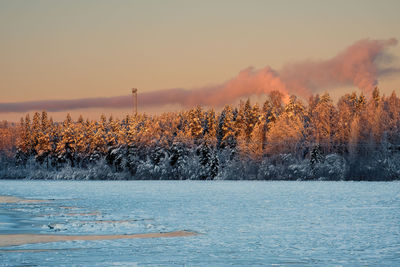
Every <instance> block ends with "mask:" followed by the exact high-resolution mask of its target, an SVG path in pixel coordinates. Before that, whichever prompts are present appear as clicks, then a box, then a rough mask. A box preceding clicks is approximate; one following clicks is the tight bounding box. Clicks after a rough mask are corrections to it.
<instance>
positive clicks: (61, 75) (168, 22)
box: [0, 0, 400, 121]
mask: <svg viewBox="0 0 400 267" xmlns="http://www.w3.org/2000/svg"><path fill="white" fill-rule="evenodd" d="M399 10H400V1H397V0H396V1H389V0H382V1H368V0H359V1H356V0H354V1H349V0H347V1H342V0H337V1H324V0H320V1H318V0H302V1H294V0H293V1H285V0H281V1H257V0H249V1H234V0H229V1H223V0H220V1H184V0H182V1H173V0H171V1H152V0H147V1H122V0H114V1H102V0H96V1H89V0H88V1H73V0H68V1H50V0H49V1H41V0H38V1H18V0H9V1H4V0H1V1H0V40H1V42H0V59H1V60H0V120H5V119H7V120H10V121H18V120H19V118H20V117H21V116H24V115H25V114H26V113H27V112H32V111H26V110H21V109H20V110H15V109H8V107H9V106H10V103H13V104H15V103H20V102H29V101H30V102H32V101H34V102H35V103H38V106H35V108H37V109H38V110H41V109H43V108H42V107H48V105H47V104H48V103H49V102H44V104H43V101H45V100H52V101H59V102H54V103H53V106H54V105H55V106H62V105H64V104H65V103H66V102H65V101H64V100H79V101H80V99H88V98H95V99H98V98H102V99H103V100H104V101H103V102H101V101H100V102H98V103H99V104H98V105H97V106H93V107H91V108H82V107H78V108H71V109H69V108H68V107H69V106H68V105H67V104H65V109H63V110H57V109H54V111H51V112H50V115H51V116H53V118H54V119H55V120H62V119H63V118H65V115H66V113H67V112H70V113H71V114H72V116H73V118H75V119H76V118H77V117H78V114H82V115H83V116H84V117H89V118H93V119H95V118H98V117H99V116H100V114H102V113H104V114H106V115H110V114H113V115H114V116H115V117H121V116H123V115H124V114H126V113H129V112H131V110H132V108H131V107H128V104H126V103H125V102H126V101H127V100H126V99H127V97H129V95H130V92H131V88H132V87H135V88H138V90H139V101H141V103H148V102H149V103H150V102H151V101H150V99H158V100H157V101H156V103H152V104H151V105H150V104H149V105H148V104H146V105H145V104H142V106H139V111H140V112H147V113H154V112H163V111H172V110H179V109H184V108H187V107H189V106H190V105H196V104H201V105H206V106H216V108H217V107H218V106H220V105H221V104H224V103H222V102H224V101H226V102H227V103H228V102H234V101H235V100H238V99H240V98H245V97H247V95H246V94H244V93H243V90H245V89H244V87H245V86H250V87H251V86H253V87H254V88H256V89H257V88H261V89H260V90H261V91H262V92H261V93H260V91H257V92H256V91H254V92H253V93H256V94H257V95H258V98H257V99H261V100H262V98H263V93H264V92H267V91H268V90H269V89H268V88H270V87H282V88H283V89H282V90H286V91H287V93H288V94H291V93H298V92H300V91H301V92H303V93H304V90H305V89H304V88H306V87H307V88H306V89H310V83H309V81H308V84H307V86H306V85H304V80H305V79H306V78H307V79H311V78H312V79H316V77H320V76H321V75H323V74H321V73H320V72H318V69H320V68H322V69H323V70H327V72H329V73H333V72H335V73H337V68H339V67H341V66H344V65H343V64H342V63H340V64H339V63H337V64H336V62H337V61H340V60H342V59H341V55H342V54H343V53H346V51H347V52H348V54H349V55H350V54H351V53H353V52H352V51H358V50H357V49H356V50H351V48H352V47H358V46H357V45H361V44H362V45H364V46H363V48H365V47H367V48H368V49H370V48H371V47H372V48H373V49H372V48H371V49H372V50H371V49H370V50H368V51H369V52H368V53H369V54H368V55H365V57H366V58H367V59H368V60H373V61H374V62H375V60H377V59H376V58H378V60H379V62H380V63H379V64H381V63H382V62H383V63H382V64H384V65H385V66H386V65H387V66H389V65H390V66H391V67H390V68H389V71H387V70H388V68H387V67H379V68H377V69H376V71H375V69H374V71H375V72H374V73H373V74H374V75H375V76H376V77H375V78H376V84H373V86H375V85H378V86H379V88H380V89H381V91H382V92H383V93H385V94H390V93H391V92H392V91H393V90H395V91H396V93H397V94H400V75H399V73H398V71H397V70H398V67H399V63H400V62H399V60H398V58H399V57H400V46H399V45H398V44H396V40H400V27H399V25H400V16H399V15H398V11H399ZM360 42H361V43H360ZM363 42H364V43H363ZM367 48H365V49H367ZM346 49H347V50H346ZM374 49H375V50H374ZM366 53H367V52H366ZM365 60H366V59H365V58H363V59H362V60H359V61H357V62H356V63H357V64H358V65H357V66H359V67H360V66H361V67H362V66H363V65H362V64H364V63H365V62H367V61H365ZM340 62H344V63H346V64H347V63H349V60H347V59H343V60H342V61H340ZM352 62H353V61H350V63H351V64H353V63H352ZM368 62H369V61H368ZM335 64H336V65H335ZM374 64H375V63H374ZM249 67H252V68H249ZM370 67H371V68H375V65H371V66H370ZM294 68H297V69H296V71H293V69H294ZM342 68H343V67H342ZM304 70H309V71H308V72H307V71H304ZM293 73H294V74H293ZM309 73H312V74H311V75H310V74H309ZM299 75H305V76H304V77H306V78H304V77H299ZM332 75H333V74H332ZM335 75H336V74H335ZM293 76H296V78H293ZM265 77H267V78H265ZM310 77H311V78H310ZM335 77H336V76H335ZM243 79H244V80H245V82H242V81H243ZM266 79H267V81H266ZM335 79H336V80H335V81H333V82H331V81H330V82H329V83H327V82H319V83H318V82H317V83H316V84H315V82H314V80H313V81H312V84H313V85H314V86H313V87H312V90H310V93H323V92H329V93H330V94H331V95H332V96H333V97H337V96H338V95H340V94H342V93H345V92H351V91H354V90H359V89H358V88H357V85H355V84H354V79H355V78H354V77H353V78H351V77H350V78H348V79H350V80H351V81H350V80H346V81H343V79H342V78H340V77H339V78H338V77H336V78H335ZM293 80H294V82H293ZM299 81H301V82H303V85H304V86H303V87H304V88H303V89H304V90H303V89H302V90H300V89H299V91H295V92H294V91H293V88H295V87H296V86H297V83H298V82H299ZM266 82H268V86H269V87H268V88H267V87H265V88H264V87H263V86H264V85H261V83H266ZM367 87H368V86H367ZM264 89H265V90H264ZM193 90H194V91H193ZM257 90H258V89H257ZM217 91H218V92H217ZM193 92H194V93H193ZM216 92H217V93H216ZM232 92H235V93H234V94H233V93H232ZM232 94H233V95H232ZM300 94H302V93H300ZM225 96H227V97H225ZM115 97H125V98H124V99H125V100H124V101H122V102H115V103H116V104H115V105H113V106H110V107H106V106H107V101H108V99H109V100H110V101H115ZM304 97H306V93H304ZM175 98H179V99H182V101H181V102H179V101H172V100H174V99H175ZM209 98H210V99H211V100H210V99H209ZM166 99H170V100H171V101H169V102H168V101H162V100H166ZM217 99H219V100H218V101H217ZM63 101H64V102H63ZM96 101H97V100H96ZM146 101H147V102H146ZM196 101H198V103H197V102H196ZM67 103H70V102H67ZM80 103H81V102H80ZM82 103H88V102H82ZM104 103H105V104H104ZM120 103H125V104H126V105H125V106H124V105H121V106H122V107H120V106H118V105H119V104H120ZM42 104H43V106H41V105H42ZM45 104H46V105H45ZM20 105H22V104H21V103H20ZM23 105H25V104H23ZM39 107H40V109H39ZM71 107H72V106H71Z"/></svg>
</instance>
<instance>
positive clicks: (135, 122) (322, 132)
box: [0, 88, 400, 180]
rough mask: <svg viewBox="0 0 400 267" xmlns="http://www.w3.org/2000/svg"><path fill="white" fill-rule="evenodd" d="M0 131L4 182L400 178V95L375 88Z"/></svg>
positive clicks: (38, 121) (40, 119) (26, 122)
mask: <svg viewBox="0 0 400 267" xmlns="http://www.w3.org/2000/svg"><path fill="white" fill-rule="evenodd" d="M3 124H4V125H3V126H2V127H0V130H1V132H0V134H1V142H0V145H1V147H0V149H1V151H2V157H1V161H2V165H3V168H2V169H3V171H2V172H0V177H3V178H38V179H45V178H49V179H53V178H56V179H261V180H270V179H284V180H297V179H302V180H308V179H323V180H394V179H399V178H400V99H399V98H398V97H397V96H396V93H395V92H393V93H392V94H391V95H390V96H389V97H386V96H382V95H381V94H380V93H379V90H378V89H377V88H375V90H374V91H373V93H372V95H371V96H370V97H369V98H368V99H367V98H366V97H365V96H364V95H363V94H357V93H355V92H353V93H350V94H345V95H343V96H342V97H340V99H339V100H338V102H337V103H336V105H335V104H334V103H333V100H332V99H331V97H330V95H329V94H327V93H326V94H323V95H315V96H312V97H310V98H309V100H308V103H307V105H305V104H304V103H303V102H302V101H301V100H299V99H298V98H297V97H296V96H291V97H290V98H289V99H288V101H286V102H284V99H283V95H282V94H281V93H280V92H278V91H274V92H271V93H270V94H269V96H268V98H267V100H266V101H265V102H264V103H263V105H262V106H260V105H259V104H257V103H255V104H252V103H251V102H250V100H247V101H244V102H240V104H239V105H237V106H231V105H226V106H225V107H224V108H223V109H222V111H220V112H215V111H214V110H213V109H207V110H205V109H203V108H202V107H200V106H198V107H194V108H192V109H190V110H186V111H180V112H171V113H163V114H161V115H146V114H137V115H135V116H132V115H127V116H126V117H125V118H123V119H122V120H120V119H114V118H113V117H109V118H106V117H105V116H104V115H102V116H101V118H100V120H98V121H93V120H88V119H86V120H85V119H84V118H83V117H82V116H80V117H79V119H78V120H77V121H73V120H72V119H71V116H70V115H69V114H68V115H67V117H66V119H65V120H64V121H63V122H62V123H61V122H58V123H56V122H53V121H52V119H51V118H48V115H47V113H46V111H43V112H41V113H39V112H36V113H35V114H34V115H33V117H32V119H31V118H30V116H29V114H28V115H26V117H25V118H21V121H20V123H19V125H6V123H3Z"/></svg>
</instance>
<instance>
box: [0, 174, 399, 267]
mask: <svg viewBox="0 0 400 267" xmlns="http://www.w3.org/2000/svg"><path fill="white" fill-rule="evenodd" d="M399 194H400V183H399V182H385V183H369V182H251V181H240V182H229V181H221V182H219V181H213V182H200V181H118V182H113V181H104V182H100V181H90V182H88V181H86V182H85V181H0V195H10V196H16V197H21V198H30V199H54V200H51V201H47V202H42V203H8V204H0V222H1V223H0V234H11V233H42V234H62V235H68V234H70V235H88V234H99V235H106V234H135V233H150V232H169V231H176V230H190V231H196V232H199V233H201V234H200V235H198V236H192V237H177V238H153V239H135V240H133V239H132V240H99V241H68V242H57V243H43V244H27V245H21V246H15V247H4V248H1V249H0V262H1V265H4V266H15V265H34V266H60V265H66V266H70V265H74V264H75V265H84V266H112V265H113V264H114V265H116V266H118V265H122V266H129V265H132V266H136V265H137V266H146V265H152V266H159V265H178V266H182V265H184V264H186V265H189V266H215V265H222V266H225V265H238V266H251V265H271V264H278V265H291V264H294V265H310V264H312V265H322V266H325V265H389V266H390V265H392V266H398V265H399V264H400V223H399V222H400V199H399ZM65 207H69V208H65ZM18 250H21V251H18Z"/></svg>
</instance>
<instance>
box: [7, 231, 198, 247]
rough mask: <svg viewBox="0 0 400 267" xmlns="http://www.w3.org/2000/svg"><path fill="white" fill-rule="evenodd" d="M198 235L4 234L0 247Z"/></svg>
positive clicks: (177, 232) (186, 233) (170, 233)
mask: <svg viewBox="0 0 400 267" xmlns="http://www.w3.org/2000/svg"><path fill="white" fill-rule="evenodd" d="M195 235H198V234H197V233H195V232H190V231H186V230H182V231H174V232H166V233H144V234H130V235H45V234H6V235H0V247H10V246H20V245H25V244H36V243H51V242H63V241H95V240H114V239H142V238H167V237H168V238H171V237H187V236H195Z"/></svg>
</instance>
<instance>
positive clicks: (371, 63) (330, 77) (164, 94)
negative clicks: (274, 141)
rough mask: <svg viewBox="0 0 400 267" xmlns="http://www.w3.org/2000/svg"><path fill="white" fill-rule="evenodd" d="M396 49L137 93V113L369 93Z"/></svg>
mask: <svg viewBox="0 0 400 267" xmlns="http://www.w3.org/2000/svg"><path fill="white" fill-rule="evenodd" d="M395 45H397V40H396V39H394V38H392V39H387V40H370V39H363V40H360V41H358V42H356V43H354V44H353V45H351V46H349V47H348V48H346V49H345V50H343V51H342V52H341V53H339V54H338V55H336V56H335V57H333V58H330V59H328V60H320V61H303V62H295V63H290V64H286V65H285V66H284V67H283V68H282V69H281V70H278V71H277V70H274V69H272V68H271V67H269V66H267V67H265V68H262V69H255V68H252V67H250V68H247V69H244V70H242V71H241V72H240V73H239V74H238V75H237V76H236V77H234V78H232V79H231V80H229V81H227V82H225V83H223V84H220V85H216V86H208V87H201V88H196V89H192V90H185V89H165V90H158V91H153V92H146V93H140V94H139V95H138V100H139V104H140V106H142V107H148V106H163V105H168V104H179V105H182V106H193V105H205V106H217V107H218V106H222V105H224V104H227V103H232V102H234V101H235V100H237V99H240V98H244V97H249V96H252V95H264V94H268V93H269V92H271V91H273V90H278V91H280V92H282V93H283V94H284V95H286V96H287V95H289V94H297V95H300V96H303V97H308V96H309V95H311V94H313V93H316V92H318V91H319V90H322V89H324V90H326V89H331V88H335V87H340V86H356V87H358V88H359V89H361V90H363V91H364V92H365V93H369V92H371V91H372V89H373V88H374V87H375V86H377V84H378V78H379V77H381V76H384V75H391V74H393V73H398V72H399V69H398V68H391V67H385V66H384V65H385V64H384V63H385V62H386V61H391V60H392V59H393V57H392V56H391V55H390V54H389V53H388V52H387V48H388V47H390V46H395ZM131 105H132V98H131V96H130V95H127V96H117V97H106V98H84V99H71V100H51V101H50V100H48V101H29V102H15V103H0V112H27V111H30V110H48V111H64V110H74V109H84V108H124V107H131Z"/></svg>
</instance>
